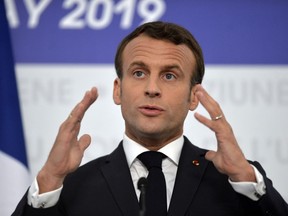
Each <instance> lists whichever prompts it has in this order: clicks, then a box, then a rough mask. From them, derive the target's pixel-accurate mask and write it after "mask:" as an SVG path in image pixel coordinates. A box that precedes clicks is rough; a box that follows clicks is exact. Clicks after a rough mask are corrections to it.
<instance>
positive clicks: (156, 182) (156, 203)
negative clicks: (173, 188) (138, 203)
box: [138, 151, 167, 216]
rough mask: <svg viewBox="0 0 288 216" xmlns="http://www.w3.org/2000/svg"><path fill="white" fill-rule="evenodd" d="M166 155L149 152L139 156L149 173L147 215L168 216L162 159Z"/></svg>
mask: <svg viewBox="0 0 288 216" xmlns="http://www.w3.org/2000/svg"><path fill="white" fill-rule="evenodd" d="M165 157H166V155H164V154H162V153H160V152H156V151H148V152H143V153H142V154H140V155H138V159H139V160H140V161H141V162H142V163H143V164H144V165H145V166H146V168H147V169H148V171H149V174H148V177H147V191H146V215H147V216H164V215H167V198H166V183H165V178H164V174H163V172H162V159H163V158H165Z"/></svg>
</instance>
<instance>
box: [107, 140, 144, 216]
mask: <svg viewBox="0 0 288 216" xmlns="http://www.w3.org/2000/svg"><path fill="white" fill-rule="evenodd" d="M102 173H103V175H104V178H105V180H106V181H107V183H108V185H109V187H110V189H111V193H112V194H113V196H114V198H115V201H116V202H117V204H118V205H119V208H120V209H121V211H122V213H123V215H125V216H128V215H131V216H135V215H138V214H139V213H138V212H139V204H138V199H137V196H136V193H135V189H134V186H133V182H132V178H131V174H130V170H129V167H128V164H127V160H126V156H125V153H124V149H123V146H122V142H121V143H120V145H119V146H118V148H117V149H116V150H115V151H114V152H112V153H111V154H110V155H109V156H108V158H107V161H106V165H105V166H103V167H102Z"/></svg>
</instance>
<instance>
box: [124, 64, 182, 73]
mask: <svg viewBox="0 0 288 216" xmlns="http://www.w3.org/2000/svg"><path fill="white" fill-rule="evenodd" d="M134 66H138V67H142V68H144V69H147V70H149V66H148V65H147V64H145V63H144V62H142V61H135V62H132V63H131V64H130V65H129V67H128V70H130V69H131V68H132V67H134ZM172 69H177V70H179V71H181V72H182V69H181V67H180V66H179V65H177V64H172V65H165V66H163V67H161V71H168V70H172Z"/></svg>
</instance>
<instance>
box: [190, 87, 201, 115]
mask: <svg viewBox="0 0 288 216" xmlns="http://www.w3.org/2000/svg"><path fill="white" fill-rule="evenodd" d="M197 86H198V85H195V86H193V87H192V89H191V94H190V107H189V109H190V110H191V111H194V110H195V109H196V108H197V106H198V104H199V100H198V98H197V97H196V94H195V93H196V92H197V89H198V87H197Z"/></svg>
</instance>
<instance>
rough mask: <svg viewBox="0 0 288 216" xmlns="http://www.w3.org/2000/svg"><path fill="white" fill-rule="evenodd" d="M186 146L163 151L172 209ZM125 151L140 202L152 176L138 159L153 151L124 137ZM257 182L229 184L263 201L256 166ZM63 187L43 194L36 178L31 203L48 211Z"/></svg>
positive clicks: (181, 140) (178, 144)
mask: <svg viewBox="0 0 288 216" xmlns="http://www.w3.org/2000/svg"><path fill="white" fill-rule="evenodd" d="M183 144H184V137H183V136H181V137H179V138H178V139H176V140H174V141H173V142H171V143H169V144H168V145H166V146H164V147H163V148H161V149H160V150H159V152H162V153H163V154H165V155H166V156H167V158H165V159H163V162H162V171H163V173H164V176H165V181H166V188H167V208H168V207H169V204H170V200H171V197H172V192H173V187H174V183H175V178H176V173H177V169H178V163H179V159H180V155H181V150H182V147H183ZM123 147H124V152H125V155H126V158H127V163H128V166H129V169H130V172H131V176H132V180H133V185H134V189H135V192H136V194H137V197H138V199H139V196H140V191H139V190H138V188H137V182H138V180H139V179H140V178H141V177H145V178H146V177H147V176H148V170H147V168H146V167H145V166H144V165H143V164H142V162H141V161H140V160H139V159H138V158H137V156H138V155H139V154H141V153H143V152H145V151H149V150H148V149H146V148H145V147H143V146H142V145H140V144H138V143H136V142H135V141H133V140H132V139H130V138H129V137H127V136H126V135H125V134H124V138H123ZM252 167H253V169H254V171H255V175H256V180H257V183H254V182H232V181H230V180H229V179H228V181H229V183H230V184H231V186H232V187H233V189H234V190H235V191H236V192H238V193H241V194H243V195H245V196H247V197H249V198H250V199H252V200H254V201H257V200H259V198H260V197H261V196H262V195H264V194H265V193H266V191H265V188H266V187H265V183H264V180H263V176H262V175H261V173H260V172H259V171H258V170H257V169H256V168H255V167H254V166H252ZM62 188H63V186H62V187H60V188H59V189H57V190H54V191H51V192H47V193H43V194H40V195H39V187H38V183H37V179H36V178H35V180H34V182H33V183H32V185H31V187H30V189H29V192H28V195H27V196H28V197H27V198H28V204H29V205H32V206H33V207H34V208H48V207H51V206H54V205H55V204H56V203H57V202H58V200H59V197H60V194H61V191H62Z"/></svg>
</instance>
